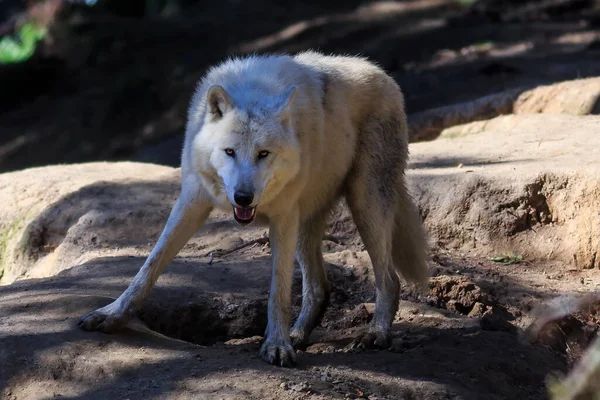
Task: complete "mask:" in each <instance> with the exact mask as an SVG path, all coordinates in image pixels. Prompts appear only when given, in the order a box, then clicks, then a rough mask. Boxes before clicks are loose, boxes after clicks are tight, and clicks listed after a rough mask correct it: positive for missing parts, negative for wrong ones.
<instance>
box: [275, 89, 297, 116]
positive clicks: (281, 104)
mask: <svg viewBox="0 0 600 400" xmlns="http://www.w3.org/2000/svg"><path fill="white" fill-rule="evenodd" d="M296 92H297V91H296V86H290V87H289V88H287V89H285V90H284V91H283V92H281V93H279V94H278V95H277V97H276V98H275V112H276V113H282V112H284V111H286V110H287V109H288V107H289V106H290V104H292V101H294V98H295V97H296Z"/></svg>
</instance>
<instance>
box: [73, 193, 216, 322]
mask: <svg viewBox="0 0 600 400" xmlns="http://www.w3.org/2000/svg"><path fill="white" fill-rule="evenodd" d="M194 189H195V190H193V189H191V188H183V191H182V193H181V195H180V196H179V199H178V200H177V202H176V203H175V206H174V207H173V209H172V210H171V214H170V216H169V219H168V220H167V223H166V226H165V228H164V230H163V232H162V234H161V235H160V238H159V239H158V242H157V243H156V245H155V246H154V249H153V250H152V252H151V253H150V255H149V256H148V258H147V259H146V262H145V263H144V265H143V266H142V268H141V269H140V270H139V272H138V273H137V274H136V276H135V277H134V278H133V281H132V282H131V284H130V285H129V287H128V288H127V289H126V290H125V291H124V292H123V294H121V296H119V298H117V299H116V300H115V301H114V302H112V303H110V304H109V305H107V306H104V307H102V308H99V309H97V310H96V311H92V312H90V313H88V314H86V315H84V316H83V317H81V319H80V320H79V326H80V327H81V328H83V329H85V330H101V331H103V332H107V333H108V332H114V331H116V330H118V329H120V328H122V327H123V326H125V325H126V324H127V322H128V321H129V320H130V319H131V317H132V316H133V313H134V312H135V311H137V309H139V307H140V306H141V304H142V302H143V301H144V299H145V298H146V297H147V296H148V294H149V293H150V290H151V289H152V287H153V286H154V283H155V282H156V280H157V279H158V277H159V276H160V274H161V273H162V271H163V270H164V269H165V267H166V266H167V264H169V263H170V262H171V260H172V259H173V258H174V257H175V256H176V255H177V253H179V251H180V250H181V249H182V248H183V246H184V245H185V244H186V243H187V241H188V240H189V239H190V238H191V237H192V235H193V234H194V233H195V232H196V231H197V230H198V229H199V228H200V226H201V225H202V224H203V223H204V221H205V220H206V218H207V217H208V215H209V214H210V211H211V209H212V204H211V202H210V201H209V200H208V196H207V195H206V194H204V193H203V192H202V193H199V192H200V191H201V190H203V189H199V188H197V187H196V188H194Z"/></svg>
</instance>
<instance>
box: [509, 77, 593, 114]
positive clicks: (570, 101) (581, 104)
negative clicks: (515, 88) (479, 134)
mask: <svg viewBox="0 0 600 400" xmlns="http://www.w3.org/2000/svg"><path fill="white" fill-rule="evenodd" d="M599 97H600V78H598V77H594V78H587V79H576V80H572V81H566V82H560V83H556V84H553V85H547V86H539V87H536V88H535V89H532V90H528V91H525V92H523V93H521V95H519V97H518V98H517V100H516V101H515V103H514V105H513V113H514V114H532V113H543V114H569V115H589V114H600V102H599V101H598V99H599Z"/></svg>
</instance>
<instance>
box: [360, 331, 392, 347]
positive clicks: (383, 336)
mask: <svg viewBox="0 0 600 400" xmlns="http://www.w3.org/2000/svg"><path fill="white" fill-rule="evenodd" d="M391 345H392V338H391V337H390V335H389V333H384V332H381V331H375V330H369V331H368V332H367V333H365V334H364V335H363V336H362V337H361V338H360V339H358V340H357V341H356V347H358V348H359V349H364V350H367V349H387V348H389V347H390V346H391Z"/></svg>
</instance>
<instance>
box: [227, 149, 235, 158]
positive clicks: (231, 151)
mask: <svg viewBox="0 0 600 400" xmlns="http://www.w3.org/2000/svg"><path fill="white" fill-rule="evenodd" d="M225 154H227V155H228V156H229V157H235V151H233V149H225Z"/></svg>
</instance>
